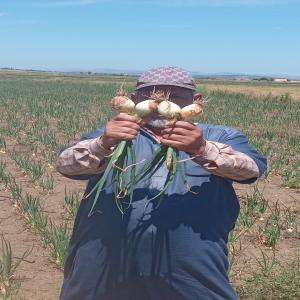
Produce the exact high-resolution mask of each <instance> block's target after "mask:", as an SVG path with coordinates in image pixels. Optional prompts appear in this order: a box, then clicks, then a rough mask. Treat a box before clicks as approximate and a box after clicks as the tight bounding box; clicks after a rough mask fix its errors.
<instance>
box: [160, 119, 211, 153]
mask: <svg viewBox="0 0 300 300" xmlns="http://www.w3.org/2000/svg"><path fill="white" fill-rule="evenodd" d="M161 133H162V139H161V140H160V141H161V143H162V144H164V145H167V146H171V147H174V148H176V149H178V150H180V151H185V152H187V153H188V154H191V155H201V154H202V153H203V151H204V149H205V144H206V142H205V140H204V138H203V130H202V129H201V128H199V127H197V126H196V125H194V124H192V123H189V122H185V121H176V122H169V123H168V125H167V127H166V128H165V129H163V130H162V132H161Z"/></svg>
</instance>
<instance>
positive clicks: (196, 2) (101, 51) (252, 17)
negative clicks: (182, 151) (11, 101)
mask: <svg viewBox="0 0 300 300" xmlns="http://www.w3.org/2000/svg"><path fill="white" fill-rule="evenodd" d="M158 66H179V67H183V68H186V69H188V70H189V71H191V72H200V73H221V72H229V73H242V74H266V75H267V74H284V75H290V76H300V0H264V1H259V0H244V1H242V0H210V1H208V0H152V1H150V0H54V1H50V0H28V1H27V0H19V1H17V0H7V1H3V0H0V67H13V68H26V69H42V70H66V71H72V70H82V71H89V70H90V71H94V70H99V69H115V70H124V71H126V70H135V71H144V70H147V69H150V68H153V67H158Z"/></svg>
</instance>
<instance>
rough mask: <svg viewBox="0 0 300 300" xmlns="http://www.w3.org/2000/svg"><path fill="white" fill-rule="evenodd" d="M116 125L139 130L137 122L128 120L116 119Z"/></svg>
mask: <svg viewBox="0 0 300 300" xmlns="http://www.w3.org/2000/svg"><path fill="white" fill-rule="evenodd" d="M115 125H116V127H117V128H118V129H119V128H131V129H134V130H139V129H140V126H139V125H138V124H137V123H133V122H129V121H118V122H115Z"/></svg>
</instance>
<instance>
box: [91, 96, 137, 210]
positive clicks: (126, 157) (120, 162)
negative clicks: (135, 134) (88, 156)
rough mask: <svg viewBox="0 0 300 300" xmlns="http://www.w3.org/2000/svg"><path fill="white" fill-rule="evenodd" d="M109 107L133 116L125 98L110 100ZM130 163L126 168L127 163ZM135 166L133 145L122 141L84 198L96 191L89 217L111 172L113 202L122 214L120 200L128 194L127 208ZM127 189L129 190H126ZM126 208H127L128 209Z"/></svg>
mask: <svg viewBox="0 0 300 300" xmlns="http://www.w3.org/2000/svg"><path fill="white" fill-rule="evenodd" d="M111 106H112V107H113V108H114V109H116V110H117V111H118V112H119V113H127V114H131V115H134V114H135V103H134V102H133V101H132V100H131V99H130V98H128V97H127V96H125V95H124V94H120V95H117V96H115V97H114V98H113V99H112V100H111ZM129 161H130V162H131V164H130V165H129V166H128V165H127V163H128V162H129ZM135 166H136V156H135V150H134V145H133V142H132V141H131V140H123V141H120V142H119V143H118V145H117V146H116V147H115V149H114V151H113V152H112V154H111V155H110V160H109V162H108V165H107V167H106V169H105V171H104V173H103V175H102V177H101V178H100V180H99V181H98V183H97V184H96V185H95V186H94V187H93V189H92V190H91V191H90V192H89V193H88V195H87V196H86V197H89V196H90V195H91V194H92V193H94V192H95V191H96V194H95V197H94V201H93V204H92V208H91V210H90V213H89V216H90V215H92V213H93V210H94V208H95V206H96V203H97V201H98V198H99V195H100V193H101V191H102V190H103V188H104V184H105V182H106V179H107V177H108V175H109V173H110V172H111V171H112V179H113V186H114V194H115V202H116V205H117V208H118V209H119V211H120V212H121V213H122V214H123V213H124V208H123V205H122V202H121V198H123V197H125V196H126V195H127V194H129V206H130V204H131V202H132V198H133V189H134V179H135V168H136V167H135ZM129 168H130V181H131V182H130V184H129V185H128V184H127V183H126V178H125V176H124V175H125V174H124V172H126V171H127V170H128V169H129ZM128 187H129V190H128ZM129 206H128V207H129Z"/></svg>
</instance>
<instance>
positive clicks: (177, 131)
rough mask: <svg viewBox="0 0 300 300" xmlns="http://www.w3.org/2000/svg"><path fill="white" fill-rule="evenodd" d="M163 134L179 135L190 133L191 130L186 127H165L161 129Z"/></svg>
mask: <svg viewBox="0 0 300 300" xmlns="http://www.w3.org/2000/svg"><path fill="white" fill-rule="evenodd" d="M161 133H162V134H173V133H175V134H179V135H185V136H186V135H190V133H191V130H187V129H185V128H181V127H171V128H165V129H163V130H162V131H161Z"/></svg>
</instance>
